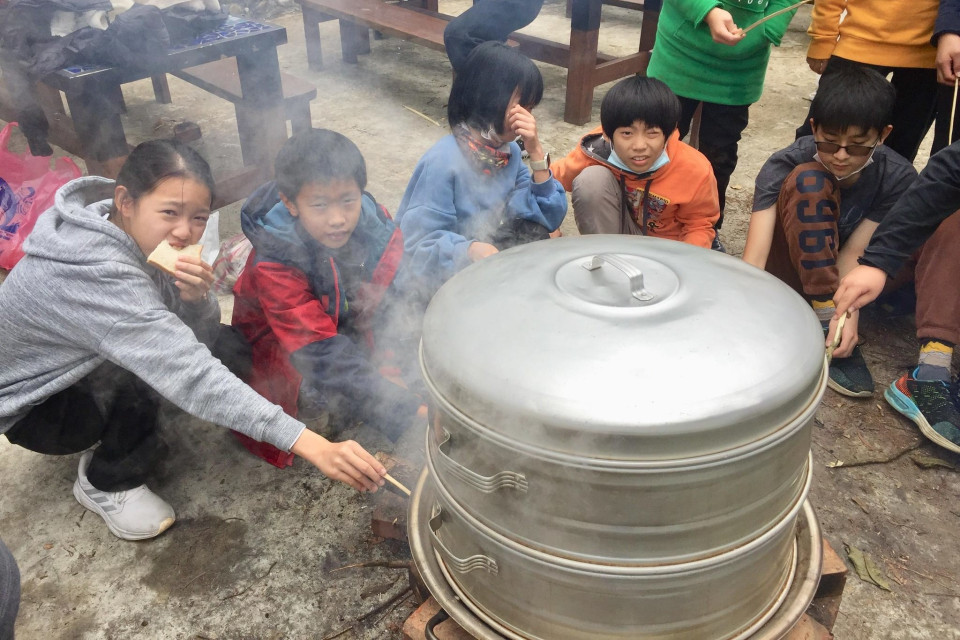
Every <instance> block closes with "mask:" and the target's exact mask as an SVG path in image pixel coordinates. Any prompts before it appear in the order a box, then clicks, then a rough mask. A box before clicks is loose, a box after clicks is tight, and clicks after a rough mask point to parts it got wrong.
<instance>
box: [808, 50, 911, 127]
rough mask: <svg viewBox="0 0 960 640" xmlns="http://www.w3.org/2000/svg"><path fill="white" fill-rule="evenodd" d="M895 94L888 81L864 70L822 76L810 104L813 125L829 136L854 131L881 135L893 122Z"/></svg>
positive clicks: (840, 71)
mask: <svg viewBox="0 0 960 640" xmlns="http://www.w3.org/2000/svg"><path fill="white" fill-rule="evenodd" d="M896 100H897V90H896V89H894V88H893V85H892V84H890V83H889V82H887V79H886V78H884V77H883V76H882V75H880V74H879V73H877V72H876V71H874V70H873V69H867V68H865V67H846V66H845V67H843V68H841V69H838V70H837V71H835V72H833V73H829V74H826V75H824V76H823V78H821V80H820V86H819V88H818V89H817V95H816V96H814V98H813V102H812V103H811V104H810V118H811V119H812V120H813V124H814V125H815V126H818V127H822V128H824V129H826V130H827V131H830V132H837V133H839V132H842V131H845V130H847V129H851V128H856V129H859V130H860V131H861V132H862V133H867V132H868V131H870V130H871V129H876V130H877V132H878V133H879V132H882V131H883V130H884V129H885V128H886V127H887V125H889V124H890V123H891V122H893V104H894V102H896Z"/></svg>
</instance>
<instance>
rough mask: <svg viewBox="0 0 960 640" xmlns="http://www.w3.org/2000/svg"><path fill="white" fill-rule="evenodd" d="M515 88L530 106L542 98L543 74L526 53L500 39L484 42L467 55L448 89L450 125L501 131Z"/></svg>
mask: <svg viewBox="0 0 960 640" xmlns="http://www.w3.org/2000/svg"><path fill="white" fill-rule="evenodd" d="M514 91H518V92H519V98H520V106H522V107H524V108H527V109H532V108H533V107H535V106H537V105H538V104H540V101H541V100H542V99H543V76H542V75H540V69H538V68H537V65H535V64H533V61H532V60H531V59H530V58H528V57H527V56H525V55H523V54H522V53H520V52H519V51H517V50H516V49H515V48H513V47H508V46H507V45H505V44H503V43H502V42H494V41H490V42H484V43H483V44H481V45H479V46H477V47H476V48H475V49H474V50H473V51H471V52H470V55H469V56H467V59H466V61H465V62H464V63H463V67H462V68H461V69H460V71H459V72H457V77H456V78H455V79H454V81H453V87H451V88H450V99H449V100H448V101H447V121H448V122H449V123H450V128H451V129H452V128H453V127H456V126H457V125H459V124H466V125H467V126H470V127H474V128H476V129H480V130H484V131H486V130H488V129H490V128H491V127H492V128H493V130H494V131H496V132H497V133H498V134H502V133H503V119H504V116H505V115H506V113H507V107H508V106H510V99H511V98H512V97H513V93H514Z"/></svg>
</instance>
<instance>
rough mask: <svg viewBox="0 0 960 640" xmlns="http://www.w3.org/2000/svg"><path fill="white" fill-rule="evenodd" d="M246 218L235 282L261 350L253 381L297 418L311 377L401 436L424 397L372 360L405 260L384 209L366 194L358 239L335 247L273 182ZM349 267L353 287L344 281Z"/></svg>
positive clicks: (240, 309)
mask: <svg viewBox="0 0 960 640" xmlns="http://www.w3.org/2000/svg"><path fill="white" fill-rule="evenodd" d="M241 224H242V226H243V230H244V233H245V234H246V235H247V237H248V238H250V241H251V243H252V244H253V251H251V253H250V257H249V258H248V259H247V265H246V267H245V268H244V271H243V274H242V275H241V276H240V279H239V280H238V281H237V284H236V285H235V286H234V295H235V302H234V309H233V325H234V326H235V327H237V328H238V329H239V330H240V331H241V332H242V333H243V334H244V336H246V338H247V340H248V341H249V342H250V343H251V345H252V347H253V372H252V374H251V377H250V380H249V381H248V382H249V384H250V386H252V387H253V388H254V389H256V390H257V391H258V392H259V393H261V394H262V395H263V396H264V397H266V398H267V399H268V400H270V401H272V402H274V403H276V404H278V405H280V406H281V407H283V409H284V411H286V412H287V413H288V414H290V415H291V416H296V415H297V398H298V395H299V390H300V386H301V383H303V382H304V381H306V383H307V384H309V385H311V386H312V387H313V388H314V389H315V390H316V391H318V392H319V394H321V395H327V394H328V393H330V392H337V393H340V394H341V395H343V396H345V397H346V398H347V399H348V400H350V401H351V404H352V405H354V406H355V410H356V414H357V415H356V417H357V418H359V419H360V420H362V421H364V422H368V423H370V424H371V425H372V426H375V427H378V428H380V429H381V430H382V431H384V432H385V433H386V434H387V435H388V436H390V437H391V438H392V439H396V437H399V433H400V432H402V430H403V429H405V428H406V427H407V426H408V425H409V424H410V423H411V421H412V418H413V414H415V413H416V411H417V409H418V408H419V406H420V399H419V398H417V397H416V396H415V395H414V394H412V393H411V392H409V391H407V390H406V389H404V388H402V387H400V386H398V385H396V384H393V383H392V382H389V381H388V380H386V379H385V378H384V377H383V376H382V375H381V374H380V372H379V371H378V370H377V367H375V366H374V365H373V364H372V362H371V359H372V357H373V354H374V344H373V337H372V336H373V326H374V320H375V316H376V315H377V311H378V309H379V306H380V302H381V300H382V298H383V296H384V294H385V292H386V291H387V289H388V288H389V287H390V285H391V283H392V282H393V279H394V276H395V275H396V273H397V270H398V268H399V266H400V262H401V259H402V257H403V239H402V236H401V234H400V230H399V229H397V228H396V227H395V226H394V225H393V222H392V221H391V220H390V218H389V216H388V215H387V213H386V210H385V209H383V208H382V207H380V206H379V205H377V204H376V202H375V201H374V200H373V198H372V197H371V196H369V195H367V194H364V202H363V212H362V213H361V217H360V222H359V223H358V224H357V228H356V230H355V231H354V233H353V236H351V239H350V241H349V242H348V244H347V246H346V247H344V248H343V249H340V250H337V251H336V252H331V251H330V250H329V249H326V248H325V247H323V246H322V245H320V244H319V243H318V242H316V241H315V240H313V239H312V238H310V237H309V235H307V233H306V231H304V230H303V228H302V227H301V226H300V224H299V223H298V222H297V221H296V218H294V217H293V216H291V215H290V213H289V211H287V209H286V207H285V206H284V205H283V204H282V203H280V201H279V197H278V194H277V192H276V189H275V187H274V186H273V183H270V184H268V185H265V186H264V187H261V188H260V189H258V190H257V191H256V192H255V193H254V194H253V195H252V196H251V197H250V198H249V199H248V200H247V202H246V203H245V204H244V207H243V210H242V211H241ZM334 253H335V255H334ZM345 272H347V273H348V275H347V276H346V278H347V279H348V280H350V282H353V283H354V284H352V285H350V284H349V282H348V284H347V285H344V273H345ZM345 288H346V289H348V290H349V295H348V291H345ZM345 323H346V325H347V326H344V324H345ZM345 331H347V333H345ZM348 334H349V335H348ZM351 336H354V337H351ZM356 337H359V338H360V341H358V340H356V339H355V338H356Z"/></svg>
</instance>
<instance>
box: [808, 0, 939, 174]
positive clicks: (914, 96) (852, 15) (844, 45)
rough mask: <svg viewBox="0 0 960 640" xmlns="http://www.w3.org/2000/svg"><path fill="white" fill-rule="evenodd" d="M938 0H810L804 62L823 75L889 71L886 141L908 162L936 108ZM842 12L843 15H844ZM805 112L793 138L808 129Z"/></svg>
mask: <svg viewBox="0 0 960 640" xmlns="http://www.w3.org/2000/svg"><path fill="white" fill-rule="evenodd" d="M938 8H939V1H938V0H815V2H814V5H813V17H812V21H811V23H810V29H809V30H808V31H807V33H808V34H810V37H811V42H810V47H809V49H807V64H809V65H810V69H812V70H813V71H814V72H815V73H820V74H824V75H829V74H831V73H834V72H836V71H839V70H841V69H844V68H848V67H850V66H866V67H869V68H871V69H874V70H875V71H879V72H880V74H881V75H884V76H886V75H889V74H892V78H891V82H892V83H893V86H894V88H896V90H897V101H896V104H895V105H894V109H893V133H891V134H890V137H889V138H887V141H886V145H887V146H888V147H890V148H891V149H893V150H894V151H896V152H897V153H899V154H900V155H902V156H903V157H905V158H907V159H908V160H910V161H911V162H912V161H913V160H914V158H916V156H917V151H918V150H919V148H920V143H921V142H922V141H923V138H924V136H925V135H926V134H927V131H928V130H929V129H930V125H931V124H932V123H933V120H934V118H935V116H936V112H937V91H938V89H937V70H936V58H937V50H936V48H935V47H934V46H933V45H932V44H931V39H932V38H933V25H934V23H935V22H936V19H937V9H938ZM844 11H846V15H844ZM809 122H810V116H809V115H808V116H807V118H806V119H805V123H804V125H803V126H802V127H800V128H799V129H797V137H798V138H800V137H803V136H808V135H811V134H812V131H811V130H810V125H809Z"/></svg>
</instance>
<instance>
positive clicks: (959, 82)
mask: <svg viewBox="0 0 960 640" xmlns="http://www.w3.org/2000/svg"><path fill="white" fill-rule="evenodd" d="M958 88H960V76H957V77H956V78H954V79H953V109H951V110H950V135H948V136H947V144H948V145H949V144H953V120H954V118H955V117H956V115H957V89H958Z"/></svg>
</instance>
